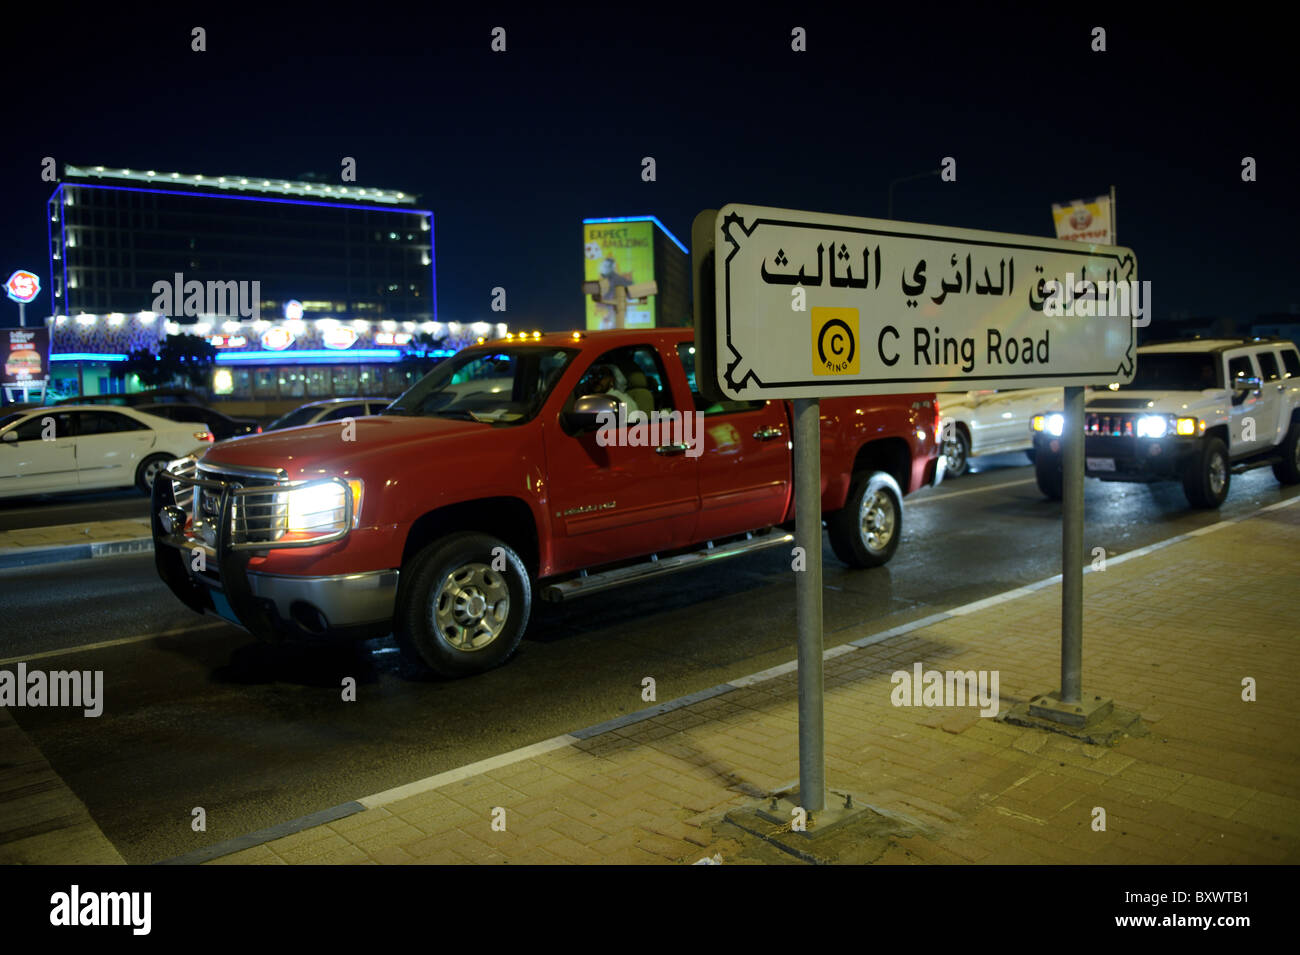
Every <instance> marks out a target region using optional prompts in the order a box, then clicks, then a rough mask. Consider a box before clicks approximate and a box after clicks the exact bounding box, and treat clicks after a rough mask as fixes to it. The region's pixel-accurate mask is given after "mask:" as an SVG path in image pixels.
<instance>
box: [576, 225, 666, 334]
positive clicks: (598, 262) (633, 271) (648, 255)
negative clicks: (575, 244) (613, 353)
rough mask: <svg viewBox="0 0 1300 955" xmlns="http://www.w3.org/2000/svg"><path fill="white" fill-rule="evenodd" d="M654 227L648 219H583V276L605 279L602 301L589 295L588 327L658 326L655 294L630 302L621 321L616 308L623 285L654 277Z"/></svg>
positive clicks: (646, 280)
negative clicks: (619, 322) (623, 220)
mask: <svg viewBox="0 0 1300 955" xmlns="http://www.w3.org/2000/svg"><path fill="white" fill-rule="evenodd" d="M654 228H655V226H654V223H653V222H650V221H648V220H647V221H633V222H584V223H583V225H582V242H583V278H584V279H585V280H586V281H588V282H600V281H601V280H602V279H603V280H605V281H604V282H602V285H601V288H602V291H601V293H600V296H599V298H600V299H601V300H600V301H599V302H597V301H595V300H594V299H593V297H592V296H587V330H588V331H594V330H596V329H601V328H653V327H654V325H655V312H654V301H655V299H654V296H649V297H647V298H643V299H640V300H639V301H636V302H629V303H628V306H627V312H626V315H625V316H624V321H623V323H622V324H621V325H620V324H618V319H617V314H616V311H615V308H614V303H615V301H616V296H617V294H618V292H617V290H618V288H619V287H620V286H622V287H626V286H629V285H638V284H640V283H642V282H652V281H654V278H655V255H654Z"/></svg>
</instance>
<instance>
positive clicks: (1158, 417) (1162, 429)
mask: <svg viewBox="0 0 1300 955" xmlns="http://www.w3.org/2000/svg"><path fill="white" fill-rule="evenodd" d="M1172 430H1173V421H1172V418H1171V416H1170V415H1164V414H1144V415H1142V417H1140V418H1138V419H1137V436H1138V437H1139V438H1163V437H1164V436H1165V435H1167V434H1168V433H1169V432H1170V431H1172Z"/></svg>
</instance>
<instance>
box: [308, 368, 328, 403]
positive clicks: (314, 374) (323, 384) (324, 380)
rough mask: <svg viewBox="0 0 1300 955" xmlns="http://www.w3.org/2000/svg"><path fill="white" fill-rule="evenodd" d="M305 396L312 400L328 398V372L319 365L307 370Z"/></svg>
mask: <svg viewBox="0 0 1300 955" xmlns="http://www.w3.org/2000/svg"><path fill="white" fill-rule="evenodd" d="M307 394H308V395H310V396H311V397H313V398H328V397H329V396H330V395H331V394H333V391H332V390H331V389H330V370H329V369H328V368H321V367H320V366H319V365H315V366H309V367H308V368H307Z"/></svg>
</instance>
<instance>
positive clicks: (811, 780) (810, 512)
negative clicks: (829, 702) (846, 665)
mask: <svg viewBox="0 0 1300 955" xmlns="http://www.w3.org/2000/svg"><path fill="white" fill-rule="evenodd" d="M821 443H822V441H821V400H820V399H818V398H795V399H794V493H795V506H794V513H795V531H794V533H795V544H796V545H797V546H798V547H800V548H802V549H803V554H804V560H805V561H806V563H805V564H804V570H803V572H801V573H798V574H796V575H795V601H796V605H795V606H796V609H795V614H796V619H797V621H798V631H799V652H798V658H799V804H800V805H801V806H802V807H803V808H804V809H805V810H806V811H807V812H810V813H813V812H821V811H822V810H823V809H825V808H826V754H825V746H826V740H825V737H826V732H825V713H824V712H823V709H824V708H823V690H824V684H823V679H822V500H821V498H822V473H821V471H822V466H821Z"/></svg>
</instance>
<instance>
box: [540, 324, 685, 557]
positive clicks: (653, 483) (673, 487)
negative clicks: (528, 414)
mask: <svg viewBox="0 0 1300 955" xmlns="http://www.w3.org/2000/svg"><path fill="white" fill-rule="evenodd" d="M579 360H581V359H579ZM588 394H608V395H609V396H610V397H612V398H614V399H615V400H617V401H619V402H620V403H621V404H622V405H623V407H624V408H625V409H626V411H627V415H628V420H627V421H626V426H625V427H619V428H614V429H611V430H610V431H608V432H606V433H605V437H604V438H600V437H599V434H600V433H598V432H588V433H584V434H576V435H571V434H568V433H566V432H565V430H564V428H563V425H562V419H563V414H564V412H567V411H569V410H570V409H571V408H572V407H573V403H574V402H575V401H576V400H577V399H578V398H580V397H582V396H583V395H588ZM681 397H684V396H680V397H679V396H677V395H675V394H674V392H673V389H672V387H671V385H670V383H669V381H668V376H667V374H666V373H665V370H664V364H663V361H662V359H661V358H660V355H659V352H658V349H656V348H655V347H654V346H653V345H650V344H644V345H627V346H624V347H621V348H615V349H612V350H610V351H607V352H605V353H604V354H602V355H600V357H598V358H596V359H595V361H592V362H591V363H590V364H589V365H588V366H587V367H586V368H585V369H583V370H582V377H581V378H580V380H579V382H578V385H577V386H576V387H575V388H574V389H573V391H572V392H571V393H570V394H569V395H568V396H567V398H566V400H565V403H564V406H563V411H562V412H561V415H560V416H559V418H558V419H557V420H556V421H554V422H548V424H547V428H546V462H547V471H548V473H549V477H550V493H549V495H548V497H549V501H550V511H551V518H552V520H553V521H554V524H553V526H554V528H555V541H554V555H555V563H556V572H557V573H564V572H566V571H568V570H574V569H577V568H581V567H591V566H596V565H600V564H606V563H612V562H614V561H619V560H626V559H629V558H632V557H640V556H644V555H647V554H653V553H657V552H659V551H665V550H671V549H673V548H676V547H684V546H686V545H687V544H689V543H691V531H692V529H693V528H694V526H695V521H696V515H697V512H698V510H699V497H698V493H697V490H696V472H697V470H698V465H697V461H698V460H699V459H698V458H697V457H692V456H690V455H688V454H687V453H686V448H684V447H679V446H678V445H679V444H681V441H680V440H679V436H678V435H674V434H672V433H671V432H672V428H671V427H670V428H662V427H661V428H659V429H657V430H659V431H660V433H659V434H657V435H654V436H653V438H654V439H653V440H651V438H652V435H651V433H650V429H649V428H648V427H647V426H645V425H638V423H637V422H638V417H637V416H635V415H634V414H633V413H634V412H635V413H637V414H638V415H640V414H644V415H647V416H648V415H649V414H650V413H651V412H659V413H663V414H666V413H669V412H673V411H676V412H679V418H680V412H681V411H683V410H689V409H683V408H682V407H681V406H680V405H681ZM663 431H668V432H670V433H669V434H667V435H665V434H663V433H662V432H663ZM602 441H605V442H606V443H604V444H602Z"/></svg>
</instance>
